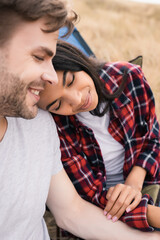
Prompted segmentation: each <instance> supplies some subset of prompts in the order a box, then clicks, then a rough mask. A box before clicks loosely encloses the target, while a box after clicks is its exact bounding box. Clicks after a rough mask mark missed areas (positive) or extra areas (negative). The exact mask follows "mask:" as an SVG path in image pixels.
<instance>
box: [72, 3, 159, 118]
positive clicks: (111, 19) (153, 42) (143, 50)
mask: <svg viewBox="0 0 160 240" xmlns="http://www.w3.org/2000/svg"><path fill="white" fill-rule="evenodd" d="M70 3H71V6H72V8H73V9H74V10H75V11H76V12H77V13H78V14H79V16H80V20H79V22H78V23H77V24H76V27H77V29H78V30H79V31H80V33H81V34H82V36H83V37H84V39H85V40H86V41H87V43H88V44H89V46H90V47H91V49H92V50H93V52H94V53H95V54H96V56H97V57H98V58H100V59H105V60H106V61H119V60H130V59H132V58H135V57H136V56H138V55H142V56H143V72H144V73H145V76H146V78H147V80H148V82H149V84H150V86H151V88H152V91H153V93H154V96H155V99H156V112H157V116H158V119H159V120H160V5H152V4H144V3H137V2H131V1H127V0H70Z"/></svg>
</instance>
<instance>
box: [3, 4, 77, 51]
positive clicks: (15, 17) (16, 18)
mask: <svg viewBox="0 0 160 240" xmlns="http://www.w3.org/2000/svg"><path fill="white" fill-rule="evenodd" d="M40 18H46V29H44V31H45V32H54V31H56V30H58V29H59V28H61V27H62V26H67V27H68V33H70V32H71V31H72V29H73V22H74V21H75V20H76V19H77V15H76V14H75V13H74V12H73V11H69V10H68V9H67V5H66V3H65V2H64V1H63V0H1V1H0V45H1V46H2V44H3V43H5V41H7V40H8V39H9V38H10V36H11V34H12V32H13V31H14V29H15V28H16V26H17V25H18V24H20V22H21V20H25V21H36V20H38V19H40ZM1 46H0V47H1Z"/></svg>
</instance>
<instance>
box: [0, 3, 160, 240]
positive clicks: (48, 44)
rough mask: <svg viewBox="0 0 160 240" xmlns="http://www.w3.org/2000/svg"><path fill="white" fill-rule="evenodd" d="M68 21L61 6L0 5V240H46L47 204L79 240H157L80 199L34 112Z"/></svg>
mask: <svg viewBox="0 0 160 240" xmlns="http://www.w3.org/2000/svg"><path fill="white" fill-rule="evenodd" d="M73 19H74V17H73V18H72V19H71V18H69V17H68V12H67V8H66V5H65V4H64V3H63V2H62V1H60V0H27V1H24V0H8V1H7V0H1V2H0V23H1V24H0V56H1V58H0V76H1V79H0V161H1V167H0V196H1V197H0V239H3V240H11V239H12V240H22V239H26V240H30V239H34V240H41V239H45V240H46V239H49V236H48V232H47V228H46V225H45V223H44V221H43V214H44V211H45V204H46V203H47V205H48V207H49V209H50V210H51V212H52V213H53V214H54V216H55V219H56V221H57V223H58V225H59V226H60V227H62V228H64V229H66V230H68V231H70V232H72V233H73V234H75V235H78V236H80V237H82V238H84V239H112V240H114V239H118V240H120V239H123V240H124V239H131V240H132V239H137V240H140V239H146V238H147V237H148V239H150V240H152V239H155V240H158V239H160V235H158V233H142V232H138V231H136V230H133V229H130V228H128V227H127V226H125V225H123V223H120V222H118V223H112V222H110V221H108V220H107V219H106V218H105V216H104V215H103V213H102V210H100V209H99V208H97V207H95V206H93V205H91V204H89V203H87V202H85V201H84V200H82V199H81V198H80V197H79V196H78V194H77V192H76V191H75V189H74V187H73V185H72V184H71V182H70V180H69V179H68V177H67V175H66V173H65V172H64V170H63V169H62V164H61V162H60V152H59V142H58V136H57V132H56V128H55V125H54V124H53V121H52V119H51V117H50V115H48V113H47V112H44V111H41V110H39V111H38V109H37V102H38V100H39V92H40V91H41V90H43V88H44V84H45V82H46V81H48V82H50V84H56V83H57V76H56V73H55V70H54V69H53V67H52V61H51V60H52V57H53V56H54V55H55V51H56V42H57V38H58V29H59V28H60V27H61V26H63V25H68V26H70V27H71V25H72V21H73ZM32 118H33V119H32ZM26 119H27V120H26ZM28 119H32V120H28ZM88 222H89V223H90V224H88ZM114 229H116V231H114Z"/></svg>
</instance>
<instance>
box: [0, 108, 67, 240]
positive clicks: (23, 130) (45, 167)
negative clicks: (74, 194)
mask: <svg viewBox="0 0 160 240" xmlns="http://www.w3.org/2000/svg"><path fill="white" fill-rule="evenodd" d="M7 121H8V128H7V131H6V134H5V136H4V138H3V140H2V141H1V142H0V239H2V240H42V239H43V240H48V239H50V238H49V235H48V231H47V228H46V225H45V222H44V220H43V215H44V212H45V203H46V199H47V195H48V189H49V184H50V180H51V176H52V175H54V174H56V173H58V172H59V171H60V170H61V169H62V163H61V160H60V151H59V138H58V136H57V131H56V127H55V124H54V121H53V119H52V117H51V115H49V113H47V112H45V111H42V110H39V113H38V115H37V117H36V118H35V119H32V120H25V119H22V118H7Z"/></svg>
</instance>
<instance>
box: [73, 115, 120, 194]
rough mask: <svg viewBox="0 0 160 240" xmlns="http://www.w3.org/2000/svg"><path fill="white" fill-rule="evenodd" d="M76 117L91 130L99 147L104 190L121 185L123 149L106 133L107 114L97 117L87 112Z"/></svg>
mask: <svg viewBox="0 0 160 240" xmlns="http://www.w3.org/2000/svg"><path fill="white" fill-rule="evenodd" d="M76 116H77V117H78V119H79V120H80V121H81V122H82V123H83V124H84V125H86V126H87V127H89V128H90V129H92V131H93V133H94V135H95V138H96V140H97V142H98V144H99V146H100V149H101V153H102V156H103V159H104V164H105V168H106V175H107V181H106V184H107V187H106V188H107V189H108V188H110V187H111V186H115V185H116V184H117V183H123V182H124V178H123V165H124V148H123V146H122V145H121V144H120V143H119V142H117V141H116V140H115V139H114V138H113V137H112V136H111V135H110V133H109V132H108V126H109V113H106V114H105V115H104V116H103V117H98V116H93V115H92V114H90V113H89V112H81V113H78V114H77V115H76Z"/></svg>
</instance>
